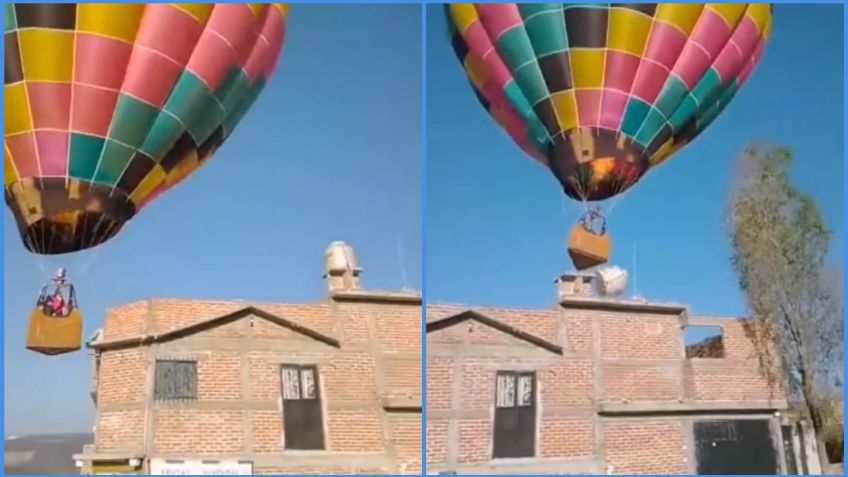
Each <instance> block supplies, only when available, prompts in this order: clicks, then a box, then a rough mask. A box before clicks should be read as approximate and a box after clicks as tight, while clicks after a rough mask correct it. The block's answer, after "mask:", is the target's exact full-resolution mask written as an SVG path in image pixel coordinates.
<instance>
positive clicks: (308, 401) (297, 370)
mask: <svg viewBox="0 0 848 477" xmlns="http://www.w3.org/2000/svg"><path fill="white" fill-rule="evenodd" d="M282 386H283V388H282V394H283V431H284V432H285V443H286V449H301V450H320V449H323V448H324V421H323V419H322V418H321V392H320V386H319V385H318V369H317V368H316V367H315V366H301V365H284V366H283V368H282Z"/></svg>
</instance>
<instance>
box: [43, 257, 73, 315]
mask: <svg viewBox="0 0 848 477" xmlns="http://www.w3.org/2000/svg"><path fill="white" fill-rule="evenodd" d="M53 281H54V282H55V284H56V288H55V289H54V290H53V294H52V295H50V296H48V294H47V285H44V287H42V288H41V293H39V295H38V304H39V306H41V307H42V309H43V310H44V314H46V315H48V316H52V317H62V316H68V315H69V314H70V313H71V307H72V306H73V305H72V304H71V300H70V298H69V299H68V300H65V297H64V295H63V294H62V289H63V288H64V287H65V286H69V285H68V282H67V279H66V278H65V270H64V269H62V268H60V269H59V271H58V272H56V277H55V278H54V279H53Z"/></svg>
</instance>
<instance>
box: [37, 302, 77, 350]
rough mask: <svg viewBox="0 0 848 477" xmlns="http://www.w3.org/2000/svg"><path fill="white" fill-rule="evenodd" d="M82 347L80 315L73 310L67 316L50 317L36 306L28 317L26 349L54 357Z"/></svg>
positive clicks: (75, 309)
mask: <svg viewBox="0 0 848 477" xmlns="http://www.w3.org/2000/svg"><path fill="white" fill-rule="evenodd" d="M81 345H82V313H80V311H79V309H77V308H74V310H73V311H71V312H70V313H69V314H68V315H67V316H50V315H48V314H46V313H44V310H43V309H42V307H40V306H37V307H36V308H35V309H34V310H33V311H32V314H30V317H29V332H28V333H27V344H26V347H27V349H28V350H30V351H35V352H36V353H41V354H46V355H48V356H55V355H59V354H65V353H71V352H73V351H77V350H79V349H80V347H81Z"/></svg>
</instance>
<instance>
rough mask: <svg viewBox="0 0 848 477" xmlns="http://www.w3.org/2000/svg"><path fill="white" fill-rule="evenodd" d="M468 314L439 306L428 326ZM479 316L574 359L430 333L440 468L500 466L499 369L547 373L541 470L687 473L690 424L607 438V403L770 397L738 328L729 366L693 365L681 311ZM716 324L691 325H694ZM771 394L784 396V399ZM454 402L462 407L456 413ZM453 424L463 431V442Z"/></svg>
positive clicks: (435, 458) (633, 425) (432, 433)
mask: <svg viewBox="0 0 848 477" xmlns="http://www.w3.org/2000/svg"><path fill="white" fill-rule="evenodd" d="M431 308H432V309H431ZM464 310H465V308H463V307H457V306H441V305H436V306H433V307H428V312H427V315H428V321H429V322H433V321H437V320H438V319H439V318H443V317H448V316H455V315H457V314H459V313H461V312H463V311H464ZM474 310H475V311H476V312H479V313H481V314H483V315H485V316H486V317H489V318H492V319H496V320H499V321H501V322H502V323H506V324H510V325H511V326H514V327H516V328H518V329H519V330H520V331H523V332H526V333H529V334H531V335H534V336H536V337H538V338H542V339H544V340H547V341H549V342H552V343H553V344H555V345H558V346H561V347H562V348H563V350H564V354H563V355H557V354H554V353H550V352H547V351H544V350H542V349H541V348H539V347H536V346H535V345H533V344H530V343H528V342H526V341H524V340H520V339H518V338H516V337H514V336H512V335H509V334H507V333H504V332H501V331H498V330H495V329H493V328H490V327H488V326H486V325H484V324H481V323H479V322H476V321H472V320H468V321H463V322H459V323H457V324H455V325H453V326H450V327H447V328H440V329H438V330H435V331H432V332H430V333H428V336H427V340H428V350H430V355H429V356H428V357H427V406H428V412H430V413H431V414H430V415H429V416H430V417H429V419H428V427H427V443H428V448H427V460H428V463H429V465H431V466H432V467H431V468H430V470H440V469H444V468H448V467H454V465H458V466H463V465H466V466H468V465H475V466H486V465H488V464H489V462H490V461H491V451H492V439H493V436H492V416H493V409H494V394H495V392H494V388H495V376H496V372H497V370H499V369H500V370H509V369H521V370H525V369H526V370H535V371H536V373H537V379H538V382H539V388H538V389H539V392H540V406H541V410H540V415H541V417H540V419H539V421H538V423H537V426H538V428H539V430H538V440H537V449H536V455H537V457H538V459H537V460H536V461H535V462H536V463H538V464H541V463H543V462H544V459H555V458H570V459H581V458H583V459H588V460H592V459H601V458H602V456H603V455H605V456H606V460H605V462H600V461H598V462H597V463H598V466H599V468H601V467H604V466H606V465H612V466H613V467H614V472H615V473H685V472H688V470H689V467H688V463H687V462H686V460H685V459H686V450H685V448H684V427H683V423H682V420H670V421H657V422H651V421H629V420H623V419H622V418H617V419H616V418H611V417H607V418H603V420H604V421H603V422H604V424H603V426H601V427H602V428H601V429H596V424H595V423H596V422H601V421H598V419H599V418H598V417H597V414H596V412H597V408H596V404H597V403H599V402H601V401H611V402H618V403H625V402H626V403H638V402H639V401H642V402H643V403H653V402H661V401H665V402H674V403H677V402H678V400H679V399H681V398H685V399H687V400H693V399H694V400H701V401H709V400H737V401H738V400H765V399H768V397H769V396H770V394H769V388H768V386H766V380H765V379H764V378H763V376H762V375H761V374H760V373H759V371H758V369H757V366H756V357H755V355H754V348H753V345H752V342H751V340H750V339H749V337H748V336H746V334H745V332H744V329H743V327H742V325H741V324H740V322H738V321H734V320H727V319H724V320H721V319H720V320H718V323H719V324H721V325H722V326H723V327H724V330H725V332H724V341H725V349H726V359H721V360H705V359H702V360H697V359H696V360H686V359H685V351H684V346H683V330H682V328H681V324H682V322H683V321H682V320H681V318H680V317H679V316H677V315H673V314H668V315H661V314H640V313H637V312H631V313H622V312H599V311H587V310H576V309H568V310H563V311H562V312H559V311H556V310H536V311H535V312H533V313H529V312H528V311H527V310H503V309H487V308H474ZM525 316H526V317H527V319H524V318H525ZM716 321H717V320H716V319H709V318H692V319H690V322H691V323H693V324H713V323H715V322H716ZM560 328H561V329H560ZM596 366H597V368H599V370H600V374H599V375H596ZM455 380H459V381H460V383H458V384H459V386H458V389H459V396H457V397H454V396H453V394H452V393H453V390H454V389H457V388H456V387H454V386H453V384H452V383H453V382H454V381H455ZM596 380H597V381H598V382H597V383H596ZM771 396H773V397H774V398H778V397H780V398H782V394H781V392H776V393H772V394H771ZM453 399H457V401H458V402H459V405H458V406H457V407H456V408H454V406H452V400H453ZM451 423H453V425H454V426H455V430H454V431H453V432H454V433H453V434H451ZM596 434H597V436H596ZM596 438H597V439H601V442H602V444H601V445H602V447H603V448H605V449H606V453H605V454H600V455H596V454H595V442H596ZM452 443H453V444H452ZM451 445H454V446H455V447H456V448H455V449H454V451H453V454H454V455H455V456H456V462H455V464H451V463H449V462H448V460H449V459H448V456H449V455H450V452H449V446H451ZM528 465H533V464H532V463H531V464H528ZM601 470H603V469H601ZM534 472H535V471H534Z"/></svg>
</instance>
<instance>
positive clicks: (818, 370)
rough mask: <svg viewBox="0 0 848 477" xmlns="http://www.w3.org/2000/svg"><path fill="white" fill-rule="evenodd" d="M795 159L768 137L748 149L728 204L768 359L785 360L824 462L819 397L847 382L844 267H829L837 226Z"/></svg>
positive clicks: (738, 261) (738, 262)
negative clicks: (800, 178)
mask: <svg viewBox="0 0 848 477" xmlns="http://www.w3.org/2000/svg"><path fill="white" fill-rule="evenodd" d="M792 160H793V155H792V153H791V151H789V150H788V149H785V148H775V147H769V146H766V145H758V146H752V147H750V148H748V149H747V150H746V151H745V152H744V153H743V154H742V156H741V157H740V159H739V168H738V177H737V178H738V182H737V184H736V186H735V188H734V191H733V194H732V198H731V202H730V206H729V211H728V212H729V214H728V218H729V234H730V240H731V242H732V246H733V256H732V263H733V266H734V268H735V270H736V273H737V275H738V278H739V284H740V286H741V288H742V290H743V292H744V293H745V297H746V300H747V304H748V307H749V309H750V312H751V314H752V316H751V318H752V321H753V326H754V327H755V328H756V333H755V336H756V337H757V339H756V341H757V349H758V351H759V354H760V362H761V365H763V367H764V369H765V370H766V371H769V370H771V369H774V368H773V367H771V366H770V364H772V363H775V362H779V364H780V365H781V367H782V369H783V371H784V372H783V377H785V380H784V383H785V385H786V389H787V391H788V394H789V398H790V399H791V400H792V401H794V402H795V403H797V404H798V405H799V407H800V409H801V410H802V412H804V414H805V415H806V416H807V417H808V418H809V419H810V421H811V422H812V424H813V427H814V429H815V432H816V440H817V442H818V446H817V447H818V448H819V455H820V457H821V458H822V464H823V465H824V464H826V463H827V462H828V460H827V456H826V454H825V446H824V426H825V423H824V422H823V416H822V414H821V413H820V412H819V407H818V406H817V403H818V402H820V400H821V399H822V396H825V395H828V394H830V393H827V392H826V391H827V387H828V386H827V385H828V384H833V385H836V387H837V388H838V389H841V387H842V379H843V376H842V369H843V366H842V360H843V355H842V348H843V344H842V343H843V340H844V338H843V334H842V333H843V326H844V325H843V322H842V316H843V315H842V311H843V297H842V290H843V289H842V279H841V270H840V271H834V270H828V269H826V268H825V257H826V255H827V251H828V247H829V243H830V231H829V230H828V228H827V226H826V225H825V222H824V219H823V218H822V215H821V212H820V210H819V207H818V205H817V204H816V202H815V201H814V200H813V198H812V197H811V196H809V195H808V194H805V193H803V192H801V191H800V190H798V189H797V188H796V187H795V186H794V185H793V184H792V182H791V179H790V167H791V165H792ZM770 350H776V351H777V353H776V354H777V355H778V356H777V357H775V356H774V353H772V352H771V351H770ZM837 369H838V371H837ZM840 394H841V393H840Z"/></svg>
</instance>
